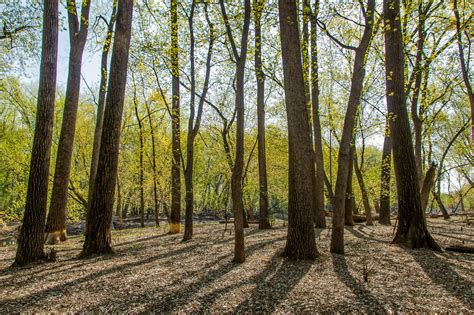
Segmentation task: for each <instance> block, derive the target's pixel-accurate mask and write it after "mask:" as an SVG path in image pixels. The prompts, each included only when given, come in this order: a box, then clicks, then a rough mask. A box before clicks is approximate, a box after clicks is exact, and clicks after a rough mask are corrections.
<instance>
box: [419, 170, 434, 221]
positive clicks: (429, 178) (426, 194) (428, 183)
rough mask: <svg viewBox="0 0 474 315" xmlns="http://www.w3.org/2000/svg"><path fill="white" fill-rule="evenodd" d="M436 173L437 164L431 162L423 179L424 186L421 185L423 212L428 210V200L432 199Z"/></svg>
mask: <svg viewBox="0 0 474 315" xmlns="http://www.w3.org/2000/svg"><path fill="white" fill-rule="evenodd" d="M435 175H436V165H434V164H431V165H430V168H429V169H428V171H427V172H426V175H425V178H424V180H423V186H422V187H421V192H420V200H421V209H422V210H423V213H425V212H426V207H427V206H428V201H429V199H430V192H431V191H432V190H433V186H434V182H435Z"/></svg>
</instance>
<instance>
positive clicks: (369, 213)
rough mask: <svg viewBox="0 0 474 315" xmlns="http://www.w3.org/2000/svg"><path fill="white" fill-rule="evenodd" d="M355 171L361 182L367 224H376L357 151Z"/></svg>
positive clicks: (355, 153)
mask: <svg viewBox="0 0 474 315" xmlns="http://www.w3.org/2000/svg"><path fill="white" fill-rule="evenodd" d="M354 171H355V174H356V177H357V181H358V182H359V187H360V192H361V194H362V203H363V204H364V210H365V217H366V225H374V222H373V220H372V208H371V207H370V202H369V194H368V193H367V188H366V187H365V182H364V176H363V174H362V170H361V169H360V167H359V161H358V158H357V151H355V152H354Z"/></svg>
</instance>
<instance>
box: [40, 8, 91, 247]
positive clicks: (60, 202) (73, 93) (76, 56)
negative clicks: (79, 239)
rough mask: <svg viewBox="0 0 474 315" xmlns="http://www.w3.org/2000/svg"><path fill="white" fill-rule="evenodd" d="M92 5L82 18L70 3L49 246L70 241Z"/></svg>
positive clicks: (49, 227) (48, 224)
mask: <svg viewBox="0 0 474 315" xmlns="http://www.w3.org/2000/svg"><path fill="white" fill-rule="evenodd" d="M90 6H91V1H90V0H83V2H82V6H81V16H80V18H79V17H78V12H77V8H76V1H75V0H71V1H68V2H67V11H68V14H67V16H68V21H69V40H70V51H69V73H68V78H67V86H66V97H65V99H64V111H63V121H62V125H61V134H60V136H59V143H58V153H57V155H56V168H55V171H54V181H53V191H52V193H51V204H50V207H49V213H48V219H47V221H46V230H45V231H46V233H48V234H47V238H46V243H47V244H56V243H59V242H60V241H65V240H66V239H67V235H66V207H67V199H68V185H69V177H70V172H71V157H72V150H73V147H74V134H75V131H76V120H77V107H78V105H79V93H80V90H81V67H82V54H83V52H84V47H85V45H86V40H87V33H88V30H89V11H90Z"/></svg>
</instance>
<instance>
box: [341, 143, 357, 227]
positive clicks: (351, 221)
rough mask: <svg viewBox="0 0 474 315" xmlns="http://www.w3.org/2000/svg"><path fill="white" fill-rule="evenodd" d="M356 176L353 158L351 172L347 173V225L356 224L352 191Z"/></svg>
mask: <svg viewBox="0 0 474 315" xmlns="http://www.w3.org/2000/svg"><path fill="white" fill-rule="evenodd" d="M350 154H351V155H352V156H353V155H354V147H353V144H352V145H351V150H350ZM353 176H354V160H353V159H351V160H350V161H349V172H348V174H347V185H346V194H345V201H344V225H347V226H354V224H355V223H354V216H353V213H354V208H355V207H353V205H354V204H355V200H354V204H353V202H352V200H353V199H354V192H353V191H352V177H353Z"/></svg>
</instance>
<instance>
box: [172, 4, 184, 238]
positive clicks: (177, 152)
mask: <svg viewBox="0 0 474 315" xmlns="http://www.w3.org/2000/svg"><path fill="white" fill-rule="evenodd" d="M170 22H171V74H172V101H171V143H172V154H173V158H172V160H171V216H170V229H169V233H171V234H177V233H179V232H180V230H181V166H180V162H181V158H182V157H181V131H180V114H179V111H180V108H179V106H180V105H179V104H180V95H179V38H178V2H177V0H171V9H170Z"/></svg>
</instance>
